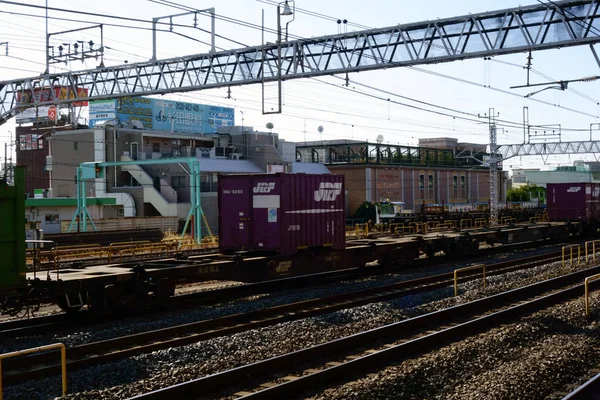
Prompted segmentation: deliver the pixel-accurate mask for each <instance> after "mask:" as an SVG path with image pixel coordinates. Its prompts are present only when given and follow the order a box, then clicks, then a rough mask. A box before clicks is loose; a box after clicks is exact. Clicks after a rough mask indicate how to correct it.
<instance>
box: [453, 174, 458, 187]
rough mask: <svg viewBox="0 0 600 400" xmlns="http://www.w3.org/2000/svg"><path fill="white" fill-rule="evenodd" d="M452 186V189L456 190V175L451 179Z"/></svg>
mask: <svg viewBox="0 0 600 400" xmlns="http://www.w3.org/2000/svg"><path fill="white" fill-rule="evenodd" d="M452 186H453V187H454V189H458V176H456V175H454V176H453V177H452Z"/></svg>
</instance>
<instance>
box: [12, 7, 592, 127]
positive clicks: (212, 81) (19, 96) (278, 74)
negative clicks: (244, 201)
mask: <svg viewBox="0 0 600 400" xmlns="http://www.w3.org/2000/svg"><path fill="white" fill-rule="evenodd" d="M599 5H600V3H599V1H598V0H580V1H553V2H550V1H548V2H546V3H545V4H535V5H532V6H526V7H519V8H512V9H505V10H500V11H492V12H485V13H480V14H471V15H465V16H462V17H454V18H446V19H438V20H435V21H425V22H418V23H411V24H405V25H397V26H392V27H389V28H381V29H371V30H365V31H358V32H348V33H344V34H337V35H331V36H322V37H317V38H310V39H301V40H296V41H286V42H282V43H276V44H269V45H266V46H256V47H246V48H242V49H237V50H228V51H221V52H214V53H209V54H198V55H192V56H184V57H176V58H171V59H165V60H157V61H147V62H141V63H135V64H126V65H118V66H112V67H99V68H96V69H88V70H84V71H78V72H64V73H57V74H48V75H42V76H38V77H31V78H24V79H16V80H12V81H3V82H0V101H1V104H0V124H1V123H3V122H5V121H6V120H7V119H8V118H10V117H11V116H13V115H15V114H17V113H18V112H19V111H20V110H21V109H23V108H26V107H32V106H39V105H49V104H65V103H71V102H73V101H80V100H99V99H107V98H111V99H112V98H118V97H124V96H140V95H151V94H165V93H174V92H186V91H197V90H202V89H208V88H218V87H226V86H233V85H246V84H252V83H261V82H262V83H265V82H270V81H278V80H279V79H282V80H287V79H296V78H308V77H315V76H321V75H332V74H340V73H349V72H359V71H368V70H377V69H385V68H392V67H402V66H410V65H419V64H434V63H442V62H449V61H456V60H463V59H467V58H477V57H491V56H496V55H501V54H510V53H518V52H525V51H536V50H544V49H553V48H559V47H566V46H577V45H592V44H594V43H598V42H600V36H599V35H598V32H599V29H600V20H599V17H600V14H599ZM279 50H281V52H280V53H279ZM279 54H281V59H280V58H279ZM279 67H281V71H280V70H279ZM53 87H68V88H71V89H72V93H73V97H72V98H66V99H65V98H60V95H59V91H55V90H50V88H53ZM44 89H46V90H44ZM80 89H86V90H87V95H86V93H85V92H84V91H83V90H80Z"/></svg>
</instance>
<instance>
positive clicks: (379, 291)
mask: <svg viewBox="0 0 600 400" xmlns="http://www.w3.org/2000/svg"><path fill="white" fill-rule="evenodd" d="M557 259H558V258H557V256H556V255H554V256H551V257H548V256H547V255H543V256H533V257H527V258H526V259H517V260H510V261H506V262H502V263H498V264H493V265H489V266H487V269H488V271H489V273H488V275H499V274H503V273H507V272H512V271H515V270H518V269H523V268H529V267H533V266H537V265H542V264H546V263H548V262H551V261H556V260H557ZM478 278H479V275H478V274H466V275H465V276H464V277H462V278H461V279H460V280H459V282H467V281H470V280H474V279H478ZM453 283H454V276H453V273H451V272H450V273H444V274H439V275H434V276H428V277H424V278H417V279H413V280H409V281H401V282H396V283H393V284H389V285H384V286H378V287H374V288H369V289H366V290H360V291H355V292H350V293H344V294H340V295H335V296H330V297H324V298H317V299H312V300H304V301H300V302H295V303H289V304H284V305H279V306H275V307H271V308H267V309H262V310H257V311H253V312H249V313H246V314H234V315H228V316H224V317H221V318H217V319H213V320H204V321H199V322H194V323H189V324H184V325H178V326H173V327H169V328H163V329H158V330H154V331H148V332H142V333H137V334H133V335H128V336H123V337H119V338H115V339H108V340H105V341H100V342H94V343H88V344H84V345H80V346H74V347H70V348H68V352H67V357H68V369H69V371H73V370H76V369H81V368H86V367H90V366H93V365H97V364H100V363H106V362H113V361H116V360H120V359H123V358H126V357H131V356H134V355H138V354H142V353H146V352H152V351H156V350H160V349H165V348H170V347H175V346H182V345H186V344H191V343H196V342H199V341H202V340H207V339H210V338H214V337H219V336H225V335H231V334H234V333H238V332H243V331H247V330H250V329H256V328H259V327H264V326H270V325H274V324H277V323H282V322H286V321H291V320H298V319H302V318H307V317H311V316H316V315H322V314H327V313H331V312H334V311H338V310H342V309H345V308H351V307H357V306H360V305H364V304H369V303H374V302H381V301H387V300H392V299H396V298H399V297H403V296H407V295H412V294H417V293H422V292H427V291H431V290H436V289H441V288H444V287H450V286H452V285H453ZM51 356H52V355H51V354H40V355H36V356H35V357H33V356H31V357H28V358H27V359H14V360H11V363H10V364H9V366H7V370H9V371H8V372H7V373H6V374H7V376H6V378H5V381H6V382H7V384H14V383H21V382H26V381H27V380H30V379H34V378H37V377H43V376H48V375H50V374H53V373H56V372H57V371H58V370H57V365H55V364H53V365H49V366H48V365H45V363H49V362H53V360H52V357H51ZM10 369H12V371H13V372H12V373H11V372H10ZM23 369H25V370H23ZM15 370H17V371H16V372H15Z"/></svg>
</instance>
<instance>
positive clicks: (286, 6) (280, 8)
mask: <svg viewBox="0 0 600 400" xmlns="http://www.w3.org/2000/svg"><path fill="white" fill-rule="evenodd" d="M290 3H291V4H292V5H291V6H290ZM295 9H296V3H295V2H294V0H291V1H290V0H285V2H283V1H282V2H279V3H278V4H277V94H278V103H279V104H278V109H277V110H276V111H274V112H265V110H264V83H263V114H280V113H281V108H282V99H281V97H282V95H283V93H282V92H283V91H282V87H281V68H282V61H281V16H292V19H290V20H289V21H288V22H287V23H286V24H285V40H286V42H287V38H288V26H289V24H290V22H292V21H293V20H294V19H295V13H294V11H295ZM263 74H264V70H263ZM263 78H264V75H263ZM263 82H264V81H263Z"/></svg>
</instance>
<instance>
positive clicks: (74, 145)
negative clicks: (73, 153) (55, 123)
mask: <svg viewBox="0 0 600 400" xmlns="http://www.w3.org/2000/svg"><path fill="white" fill-rule="evenodd" d="M78 148H79V142H73V150H77V149H78Z"/></svg>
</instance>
